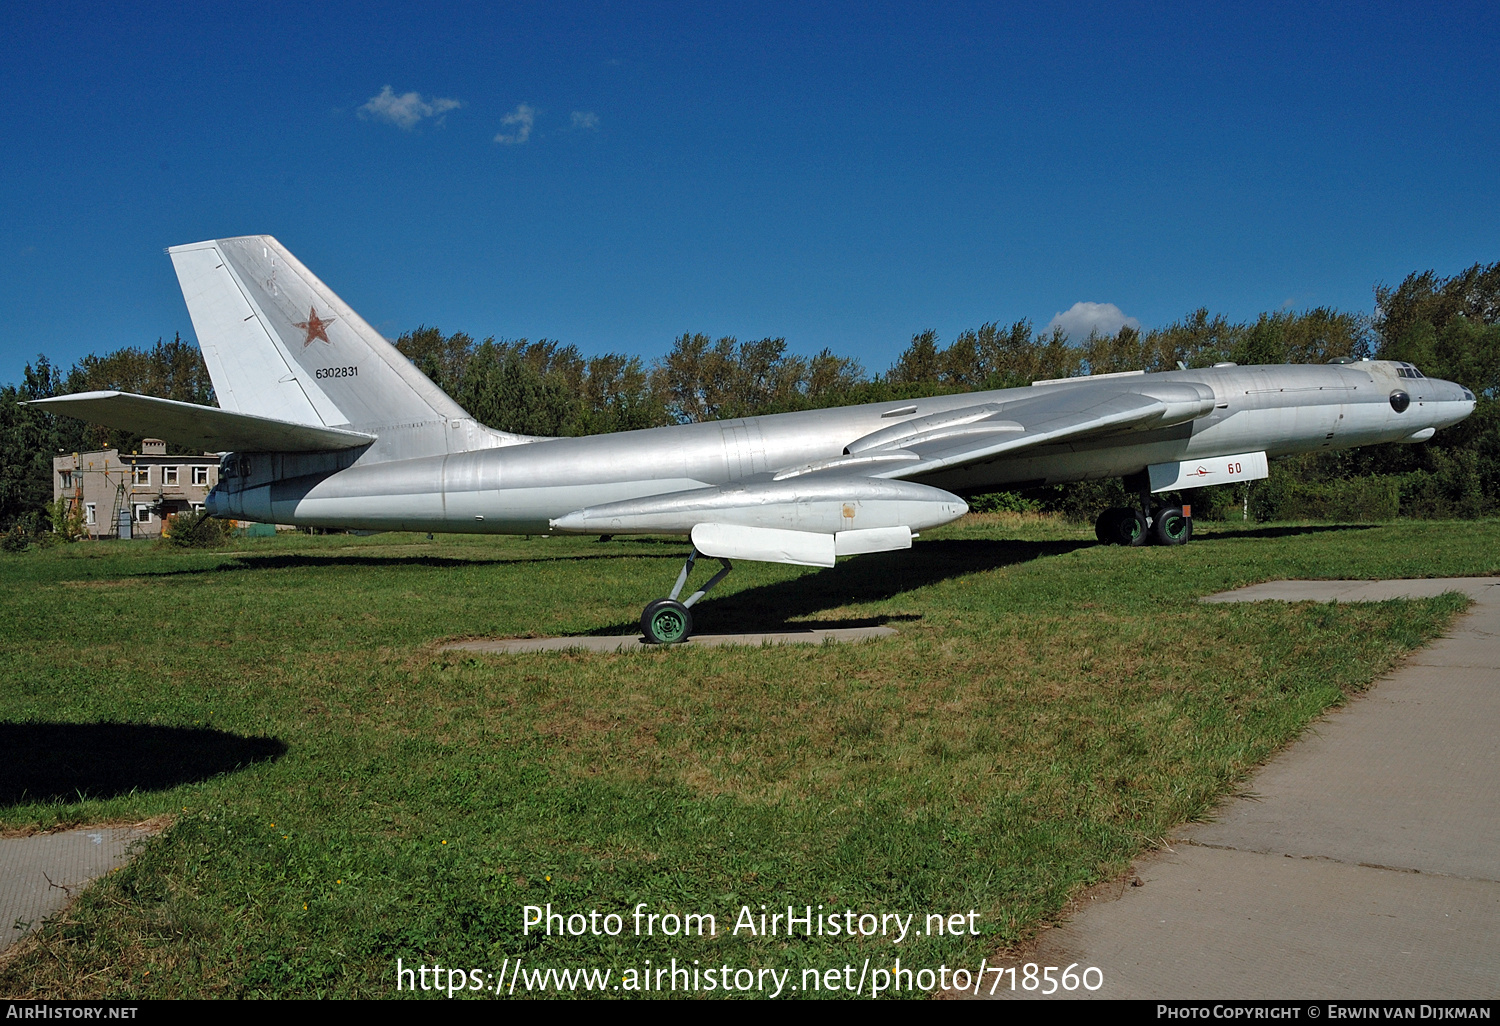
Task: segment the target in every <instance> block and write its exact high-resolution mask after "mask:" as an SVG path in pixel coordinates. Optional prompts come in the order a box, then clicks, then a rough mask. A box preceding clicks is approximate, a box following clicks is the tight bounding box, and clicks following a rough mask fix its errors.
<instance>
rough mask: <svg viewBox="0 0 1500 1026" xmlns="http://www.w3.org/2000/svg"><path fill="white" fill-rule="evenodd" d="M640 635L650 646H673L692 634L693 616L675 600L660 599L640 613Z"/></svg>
mask: <svg viewBox="0 0 1500 1026" xmlns="http://www.w3.org/2000/svg"><path fill="white" fill-rule="evenodd" d="M641 633H642V634H644V635H645V636H646V643H647V644H650V645H675V644H677V643H678V642H682V641H686V640H687V638H688V635H689V634H692V633H693V614H692V613H690V612H688V607H687V606H685V605H683V604H682V603H681V602H678V601H677V600H676V599H669V598H661V599H657V600H656V601H655V602H652V603H650V604H649V605H647V606H646V608H645V610H644V611H643V612H642V613H641Z"/></svg>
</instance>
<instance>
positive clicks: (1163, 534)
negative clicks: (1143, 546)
mask: <svg viewBox="0 0 1500 1026" xmlns="http://www.w3.org/2000/svg"><path fill="white" fill-rule="evenodd" d="M1192 536H1193V521H1192V518H1191V517H1188V516H1187V515H1186V514H1184V513H1183V511H1182V507H1180V506H1168V507H1167V508H1166V509H1163V510H1158V511H1157V513H1156V518H1155V520H1154V521H1153V522H1152V524H1151V538H1152V540H1153V541H1155V542H1156V544H1158V545H1186V544H1187V540H1188V539H1189V538H1191V537H1192Z"/></svg>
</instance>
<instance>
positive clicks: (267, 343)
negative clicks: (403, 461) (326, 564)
mask: <svg viewBox="0 0 1500 1026" xmlns="http://www.w3.org/2000/svg"><path fill="white" fill-rule="evenodd" d="M167 252H168V253H169V254H170V255H171V257H172V265H173V267H174V268H175V269H176V271H177V280H178V282H179V283H180V284H181V285H182V294H183V297H184V298H185V299H186V300H187V307H188V313H189V314H190V315H191V316H192V319H193V330H194V331H195V332H196V333H197V335H198V344H199V346H200V347H201V348H202V350H203V359H204V362H205V363H206V364H207V365H208V373H209V377H211V378H212V379H213V383H214V392H215V393H216V394H217V395H218V399H219V405H220V406H221V407H223V408H224V409H227V410H233V411H235V412H238V413H249V414H253V415H256V416H261V417H274V418H276V419H278V420H288V421H293V422H295V423H299V424H311V425H321V426H324V427H339V428H348V429H352V430H355V431H363V432H368V433H370V434H374V435H377V436H379V437H380V438H381V439H382V442H381V443H377V446H376V448H377V449H379V450H383V452H382V453H381V454H382V455H383V456H384V457H386V458H395V457H400V456H415V455H425V454H431V453H438V452H454V451H463V450H467V449H474V448H487V447H490V446H493V445H503V444H506V443H507V442H510V441H521V440H523V439H521V438H519V437H518V436H508V435H504V434H502V433H500V432H495V431H491V430H490V429H488V428H485V427H483V426H481V425H478V424H476V423H475V422H474V420H473V419H472V418H471V417H470V416H469V415H468V414H467V413H465V412H464V410H463V408H462V407H460V406H459V405H458V404H457V403H455V402H454V401H453V400H452V399H450V398H449V397H448V396H447V395H446V394H445V393H444V392H443V391H442V389H440V388H438V387H437V386H436V385H434V384H433V383H432V382H431V381H430V380H429V379H428V378H427V376H426V375H424V374H423V373H422V372H421V371H419V370H418V369H417V368H416V367H415V366H414V365H413V364H412V362H411V361H410V360H408V359H407V358H406V357H405V356H403V355H401V352H400V351H399V350H398V349H396V347H395V346H393V345H391V344H390V343H389V342H387V341H386V340H385V339H384V338H382V337H381V335H380V333H379V332H377V331H376V330H375V329H374V328H372V327H370V325H369V324H367V323H365V320H364V318H362V317H360V316H359V314H357V313H355V312H354V311H353V310H352V309H351V308H350V307H349V305H348V304H347V303H345V302H344V301H343V300H341V299H340V298H339V297H338V296H336V295H334V293H333V291H332V290H331V289H329V288H328V286H327V285H324V284H323V282H322V281H320V280H319V279H318V278H317V276H316V275H314V274H313V273H312V272H311V271H309V270H308V269H307V268H306V267H304V266H303V265H302V263H301V261H299V260H298V259H297V258H296V257H294V256H292V254H291V253H289V252H287V250H286V248H285V247H283V246H282V245H281V243H279V242H277V241H276V240H275V239H273V238H271V237H270V236H269V235H254V236H245V237H242V238H235V239H218V240H215V241H210V242H196V243H192V244H190V245H186V246H174V247H172V248H171V249H169V250H168V251H167Z"/></svg>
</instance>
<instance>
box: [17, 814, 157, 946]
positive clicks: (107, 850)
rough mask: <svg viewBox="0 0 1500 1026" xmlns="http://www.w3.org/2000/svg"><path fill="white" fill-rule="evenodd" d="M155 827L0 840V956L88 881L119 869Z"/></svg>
mask: <svg viewBox="0 0 1500 1026" xmlns="http://www.w3.org/2000/svg"><path fill="white" fill-rule="evenodd" d="M158 829H159V828H158V827H149V826H134V827H85V828H83V829H79V830H64V831H60V832H58V833H55V834H33V835H31V836H29V837H7V838H0V951H3V950H4V949H6V948H8V947H10V946H11V945H12V944H14V943H15V942H16V941H18V940H20V939H21V938H22V937H23V936H25V934H26V933H28V932H29V931H31V930H33V929H35V928H36V927H38V926H40V925H42V921H43V920H44V919H46V918H47V917H48V916H50V915H54V914H56V913H57V912H60V911H61V910H62V909H63V908H64V907H65V906H66V905H67V904H68V902H70V901H72V900H73V898H74V897H75V896H76V895H77V894H78V892H79V891H80V890H81V889H82V888H83V887H84V885H86V884H87V883H88V882H89V881H91V880H95V879H98V878H99V877H101V876H103V875H104V874H105V873H108V872H109V871H110V870H112V869H116V868H118V867H120V866H123V865H124V864H125V863H126V862H128V861H129V860H130V857H131V855H132V854H134V846H135V845H136V844H137V843H138V842H140V841H142V840H144V839H145V838H147V837H150V836H151V835H152V834H154V833H156V832H157V830H158Z"/></svg>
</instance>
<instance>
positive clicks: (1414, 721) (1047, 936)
mask: <svg viewBox="0 0 1500 1026" xmlns="http://www.w3.org/2000/svg"><path fill="white" fill-rule="evenodd" d="M1448 591H1461V592H1464V593H1466V594H1468V595H1470V596H1471V597H1473V598H1474V599H1475V606H1474V607H1473V609H1472V610H1471V612H1470V613H1469V614H1468V615H1466V616H1464V617H1463V618H1461V619H1460V620H1459V621H1458V622H1457V624H1456V625H1455V627H1454V630H1453V632H1452V634H1451V635H1450V636H1448V637H1446V638H1443V639H1442V640H1440V641H1438V642H1437V643H1436V644H1434V645H1433V646H1431V647H1430V648H1427V649H1425V650H1423V651H1420V652H1417V653H1415V654H1413V655H1412V656H1411V657H1410V658H1408V659H1407V660H1406V662H1405V663H1404V664H1403V665H1402V666H1401V667H1400V668H1399V669H1398V670H1396V671H1395V672H1394V673H1392V674H1391V676H1390V677H1388V678H1386V679H1384V680H1382V681H1380V682H1378V684H1377V685H1376V686H1375V687H1373V688H1372V689H1371V690H1370V691H1369V692H1367V693H1366V694H1364V695H1362V696H1360V697H1359V698H1356V699H1355V700H1353V701H1352V702H1350V703H1349V704H1348V705H1347V706H1345V707H1344V708H1343V709H1340V710H1336V711H1335V712H1333V713H1331V714H1329V715H1328V716H1326V717H1324V718H1323V719H1322V720H1320V721H1318V722H1317V723H1316V724H1314V725H1313V728H1312V729H1311V730H1310V731H1309V732H1308V734H1307V736H1305V737H1304V738H1303V739H1302V740H1300V741H1298V742H1297V743H1296V744H1294V745H1292V746H1291V747H1290V748H1288V749H1287V750H1286V751H1284V752H1282V753H1281V754H1280V755H1278V756H1277V757H1276V758H1274V759H1273V760H1272V761H1271V762H1270V763H1268V764H1267V765H1266V766H1265V767H1264V768H1262V769H1261V770H1260V771H1259V772H1258V773H1257V774H1256V775H1255V777H1254V778H1253V779H1252V780H1251V781H1250V783H1249V784H1248V786H1247V787H1246V790H1245V793H1244V794H1243V795H1242V796H1241V797H1239V798H1235V799H1231V800H1230V802H1229V803H1228V804H1227V805H1226V806H1225V807H1223V808H1222V809H1221V810H1220V815H1219V817H1218V818H1217V820H1216V821H1215V822H1213V823H1207V824H1196V825H1191V826H1187V827H1184V828H1183V829H1182V831H1181V832H1180V833H1179V834H1178V835H1177V836H1176V837H1175V838H1174V839H1172V841H1171V850H1168V851H1164V852H1161V853H1158V854H1156V855H1153V856H1151V857H1149V858H1147V859H1144V860H1142V861H1141V862H1139V863H1138V864H1137V865H1136V867H1135V875H1136V877H1137V878H1138V879H1139V880H1140V881H1141V883H1142V886H1126V885H1125V884H1124V883H1120V884H1118V885H1117V886H1114V887H1111V888H1101V889H1100V891H1099V892H1096V893H1095V894H1094V895H1092V896H1090V897H1089V898H1087V899H1085V901H1084V902H1083V904H1082V907H1081V908H1080V909H1079V910H1078V912H1077V913H1076V914H1075V916H1074V917H1073V919H1072V920H1071V921H1070V922H1068V923H1066V924H1064V925H1063V926H1062V927H1060V928H1058V929H1055V930H1051V931H1047V932H1046V933H1044V934H1043V935H1042V938H1041V939H1040V941H1039V942H1038V944H1037V946H1036V949H1035V951H1034V952H1031V953H1028V954H1027V955H1025V956H1024V961H1034V962H1038V963H1040V964H1041V965H1057V966H1067V965H1068V964H1069V963H1072V962H1078V963H1080V965H1081V966H1097V967H1099V968H1100V969H1101V970H1103V972H1104V979H1105V986H1104V987H1103V988H1102V989H1101V990H1099V991H1097V992H1096V993H1095V994H1093V995H1091V996H1094V997H1107V998H1158V999H1172V998H1184V999H1185V998H1225V999H1233V998H1245V999H1254V998H1267V999H1275V998H1292V999H1295V998H1431V999H1439V998H1457V999H1494V998H1496V997H1500V578H1454V579H1449V580H1420V581H1281V582H1276V583H1273V584H1262V585H1257V586H1255V587H1253V588H1243V589H1240V590H1238V591H1233V592H1225V593H1223V594H1220V595H1214V596H1211V597H1209V598H1207V599H1204V601H1205V602H1254V601H1262V600H1267V599H1279V600H1283V601H1293V602H1296V601H1321V602H1326V601H1330V600H1336V601H1340V602H1350V601H1355V602H1370V601H1381V600H1385V599H1392V598H1408V597H1409V598H1418V597H1428V596H1432V595H1439V594H1442V593H1444V592H1448ZM1074 971H1075V972H1077V971H1078V970H1074ZM997 996H998V995H997ZM1006 996H1009V995H1006ZM1077 996H1090V995H1085V994H1081V993H1080V994H1078V995H1077Z"/></svg>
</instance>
